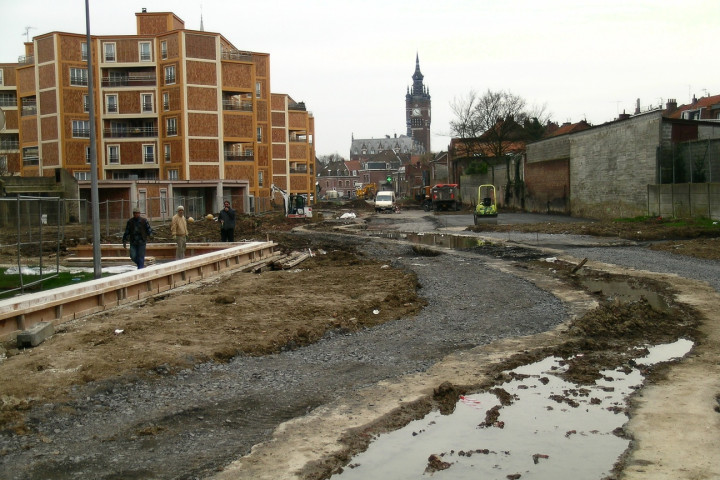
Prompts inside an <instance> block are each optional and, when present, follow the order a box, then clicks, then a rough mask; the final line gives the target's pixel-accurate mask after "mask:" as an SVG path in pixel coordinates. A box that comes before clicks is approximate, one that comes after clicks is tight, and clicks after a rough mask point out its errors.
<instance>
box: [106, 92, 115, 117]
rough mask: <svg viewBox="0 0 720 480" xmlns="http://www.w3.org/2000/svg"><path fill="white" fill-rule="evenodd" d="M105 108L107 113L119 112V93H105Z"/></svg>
mask: <svg viewBox="0 0 720 480" xmlns="http://www.w3.org/2000/svg"><path fill="white" fill-rule="evenodd" d="M105 110H106V112H107V113H118V97H117V95H105Z"/></svg>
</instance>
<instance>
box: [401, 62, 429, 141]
mask: <svg viewBox="0 0 720 480" xmlns="http://www.w3.org/2000/svg"><path fill="white" fill-rule="evenodd" d="M423 78H424V77H423V74H422V73H421V72H420V57H419V55H417V54H416V55H415V73H413V76H412V79H413V84H412V89H411V88H410V87H408V89H407V94H406V95H405V121H406V124H407V135H408V137H412V138H413V139H415V141H416V142H418V143H420V144H421V145H423V146H424V147H425V151H426V152H428V153H429V152H430V90H429V89H428V88H427V87H426V86H425V84H424V83H423Z"/></svg>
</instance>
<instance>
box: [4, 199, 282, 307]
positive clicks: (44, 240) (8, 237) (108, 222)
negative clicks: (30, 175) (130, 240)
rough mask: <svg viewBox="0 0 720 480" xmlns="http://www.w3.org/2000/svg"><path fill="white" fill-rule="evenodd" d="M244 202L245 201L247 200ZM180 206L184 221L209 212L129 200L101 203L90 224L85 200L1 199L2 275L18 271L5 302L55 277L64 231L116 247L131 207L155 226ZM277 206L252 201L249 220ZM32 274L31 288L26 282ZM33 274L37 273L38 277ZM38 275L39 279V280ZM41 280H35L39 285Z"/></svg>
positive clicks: (186, 203)
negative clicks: (111, 241) (96, 229)
mask: <svg viewBox="0 0 720 480" xmlns="http://www.w3.org/2000/svg"><path fill="white" fill-rule="evenodd" d="M246 198H247V197H246ZM224 199H227V200H230V202H231V204H232V205H233V206H235V207H236V208H238V212H242V211H243V205H244V201H247V200H246V199H243V198H241V197H239V196H238V197H237V198H236V197H234V196H226V197H224ZM179 205H182V206H183V207H184V209H185V215H186V216H187V217H194V218H196V219H199V218H201V217H204V216H205V215H207V214H208V213H213V214H214V215H216V214H217V213H218V212H212V211H211V210H212V206H209V205H207V201H206V198H205V197H185V196H176V197H174V198H166V197H158V198H144V199H142V200H141V201H139V202H131V201H129V200H108V201H103V202H100V203H99V209H98V211H99V217H98V218H97V219H94V218H92V208H91V202H90V201H88V200H86V199H63V198H58V197H32V196H18V197H12V198H10V197H6V198H0V252H1V253H2V258H3V259H4V261H3V263H4V264H5V267H4V268H3V270H2V272H1V273H2V274H3V275H6V274H5V272H6V271H8V269H9V270H10V271H12V272H13V274H14V270H15V268H17V273H18V274H19V280H18V282H17V283H16V285H15V288H12V289H10V290H5V293H4V295H3V296H8V295H12V294H13V293H15V292H18V293H25V290H26V289H28V288H29V287H32V286H34V285H35V284H38V283H40V284H41V283H42V282H43V281H46V280H48V279H50V278H53V277H56V276H57V274H58V271H59V270H60V264H59V261H60V249H61V247H62V245H63V244H64V242H65V239H66V235H67V234H68V231H69V230H71V229H72V238H77V239H78V240H79V241H80V242H85V241H86V242H92V240H93V239H92V237H93V226H94V224H95V223H97V224H98V225H99V226H100V234H101V236H104V237H112V236H115V237H117V238H118V242H119V241H120V238H121V237H122V234H123V232H124V231H125V225H126V223H127V220H128V219H129V218H130V217H131V216H132V210H133V208H135V207H138V208H140V210H141V211H142V212H143V214H144V216H146V217H147V218H148V219H150V220H151V221H152V223H153V225H154V226H155V225H157V224H161V225H162V224H165V223H170V221H171V220H172V217H173V215H174V214H175V212H176V209H177V206H179ZM275 207H278V205H275V204H273V202H272V201H271V199H270V198H253V197H250V202H249V208H248V209H249V211H250V213H251V214H263V213H266V212H268V211H271V210H273V209H274V208H275ZM28 269H32V273H31V274H32V278H33V281H32V282H27V281H26V278H27V277H28V276H29V275H30V273H29V272H28ZM36 272H37V273H36ZM38 275H39V277H38ZM38 278H39V279H38Z"/></svg>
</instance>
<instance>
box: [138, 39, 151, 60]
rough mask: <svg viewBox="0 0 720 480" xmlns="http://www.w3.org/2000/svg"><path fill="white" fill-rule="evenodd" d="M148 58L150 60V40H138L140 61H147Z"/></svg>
mask: <svg viewBox="0 0 720 480" xmlns="http://www.w3.org/2000/svg"><path fill="white" fill-rule="evenodd" d="M150 60H152V56H151V54H150V42H140V61H141V62H149V61H150Z"/></svg>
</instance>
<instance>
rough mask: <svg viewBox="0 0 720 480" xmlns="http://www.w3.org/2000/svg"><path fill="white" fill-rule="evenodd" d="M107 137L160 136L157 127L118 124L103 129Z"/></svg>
mask: <svg viewBox="0 0 720 480" xmlns="http://www.w3.org/2000/svg"><path fill="white" fill-rule="evenodd" d="M103 136H104V137H105V138H151V137H157V136H158V129H157V127H131V126H116V127H111V128H105V129H104V130H103Z"/></svg>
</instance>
